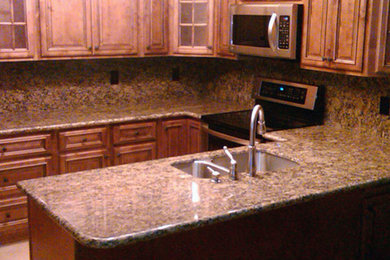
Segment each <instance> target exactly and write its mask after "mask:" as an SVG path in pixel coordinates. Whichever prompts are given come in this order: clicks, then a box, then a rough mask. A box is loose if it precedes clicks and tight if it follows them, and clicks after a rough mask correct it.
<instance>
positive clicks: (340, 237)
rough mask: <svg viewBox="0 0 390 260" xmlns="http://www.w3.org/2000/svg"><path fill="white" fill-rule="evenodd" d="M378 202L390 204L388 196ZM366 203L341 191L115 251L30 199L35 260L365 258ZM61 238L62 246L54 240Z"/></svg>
mask: <svg viewBox="0 0 390 260" xmlns="http://www.w3.org/2000/svg"><path fill="white" fill-rule="evenodd" d="M377 199H378V200H380V201H382V199H385V200H386V201H387V202H386V203H385V204H387V205H388V195H386V197H382V196H381V197H378V198H377ZM377 199H374V202H373V201H372V200H371V199H370V201H369V204H372V203H374V204H375V205H376V206H375V207H377V208H378V210H379V208H380V209H381V210H379V211H380V212H381V213H380V214H377V215H376V216H378V219H377V221H374V222H372V221H371V222H370V223H377V224H376V228H377V229H378V231H379V230H380V231H381V233H382V235H380V234H379V235H380V236H386V235H388V234H389V233H388V232H389V229H388V228H389V225H388V224H387V223H389V222H390V220H389V213H388V206H386V207H383V206H379V205H382V203H379V204H378V203H377V202H378V201H377ZM364 200H365V197H364V191H363V190H354V191H348V192H340V193H337V194H330V195H327V196H325V197H323V198H318V199H313V200H310V201H307V202H297V204H294V205H291V206H285V207H281V208H276V209H271V210H264V211H261V212H258V213H257V214H254V215H250V216H243V217H241V218H237V219H234V220H228V221H222V222H219V223H214V224H210V225H205V226H202V227H199V228H196V229H193V230H188V231H182V232H177V233H175V234H171V235H166V236H163V237H160V238H157V239H151V240H146V241H141V242H139V243H135V244H130V245H128V246H124V247H118V248H111V249H96V248H89V247H86V246H83V245H81V244H79V243H78V242H77V241H76V240H75V239H74V238H73V237H72V236H71V235H70V234H69V233H68V232H67V231H65V230H64V229H63V228H61V227H60V226H58V225H57V224H56V223H55V222H54V221H53V220H52V219H51V218H50V217H48V216H47V214H46V213H45V212H44V211H43V210H42V209H41V208H40V207H39V206H37V205H36V203H35V202H34V201H33V200H29V207H30V208H29V217H30V220H31V222H30V225H31V229H32V234H31V239H32V240H31V241H30V243H31V244H30V245H31V247H32V251H31V252H32V259H42V258H41V257H42V256H46V257H49V259H50V256H55V255H56V254H57V255H60V254H61V255H62V256H64V259H130V258H131V259H138V258H139V259H144V258H145V259H206V258H207V259H208V258H211V259H361V258H364V257H363V255H362V254H363V251H362V248H361V233H362V232H361V230H362V222H361V217H362V201H364ZM363 216H364V215H363ZM383 221H385V222H383ZM379 223H381V224H379ZM374 226H375V225H374ZM37 227H39V230H38V229H37ZM377 238H378V239H380V237H377ZM58 240H59V241H62V243H55V242H52V241H58ZM381 241H382V242H381V243H383V241H384V240H381ZM377 245H378V246H380V247H377V248H371V249H374V250H375V252H371V253H373V254H372V255H373V256H375V258H367V259H388V258H386V256H387V255H388V252H389V250H390V249H389V248H390V247H389V246H390V245H389V244H388V240H387V242H386V244H378V243H377ZM367 246H369V245H368V244H367ZM378 249H380V250H378ZM66 257H68V258H66Z"/></svg>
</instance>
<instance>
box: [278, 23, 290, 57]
mask: <svg viewBox="0 0 390 260" xmlns="http://www.w3.org/2000/svg"><path fill="white" fill-rule="evenodd" d="M289 37H290V16H288V15H281V16H280V21H279V43H278V45H279V49H284V50H288V49H289V47H290V39H289Z"/></svg>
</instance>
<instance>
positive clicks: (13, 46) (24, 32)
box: [0, 0, 35, 59]
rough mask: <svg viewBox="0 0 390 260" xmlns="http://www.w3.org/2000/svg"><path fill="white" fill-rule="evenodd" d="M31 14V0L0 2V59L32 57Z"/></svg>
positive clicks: (32, 23) (32, 24)
mask: <svg viewBox="0 0 390 260" xmlns="http://www.w3.org/2000/svg"><path fill="white" fill-rule="evenodd" d="M33 12H34V10H33V1H32V0H7V1H5V0H4V1H0V59H14V58H32V57H33V55H34V51H35V45H34V40H35V39H34V37H33V28H34V13H33Z"/></svg>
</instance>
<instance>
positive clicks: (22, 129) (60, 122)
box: [0, 97, 251, 135]
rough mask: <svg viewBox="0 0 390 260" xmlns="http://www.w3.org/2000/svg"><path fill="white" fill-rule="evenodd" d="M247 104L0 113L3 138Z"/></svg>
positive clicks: (188, 102)
mask: <svg viewBox="0 0 390 260" xmlns="http://www.w3.org/2000/svg"><path fill="white" fill-rule="evenodd" d="M250 108H251V107H250V106H249V104H248V105H240V104H237V103H233V102H226V101H225V102H219V101H215V100H209V99H197V98H188V97H184V98H172V99H170V100H160V101H159V102H158V105H156V102H154V101H153V102H152V103H148V102H143V103H138V104H128V105H121V106H118V105H107V104H104V105H101V106H94V107H81V108H79V109H72V110H52V111H39V110H38V111H35V110H32V111H19V112H7V113H0V135H5V134H18V133H23V134H24V133H30V132H36V131H46V130H54V129H66V128H73V127H84V126H95V125H101V124H111V123H120V122H127V121H137V120H146V119H156V118H162V117H171V116H191V117H195V118H199V117H200V116H201V115H205V114H210V113H217V112H229V111H238V110H245V109H250Z"/></svg>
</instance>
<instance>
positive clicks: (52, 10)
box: [39, 0, 139, 57]
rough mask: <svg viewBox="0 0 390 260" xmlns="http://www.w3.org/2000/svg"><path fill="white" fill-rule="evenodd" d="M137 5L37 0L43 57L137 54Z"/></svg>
mask: <svg viewBox="0 0 390 260" xmlns="http://www.w3.org/2000/svg"><path fill="white" fill-rule="evenodd" d="M138 2H139V1H138V0H136V1H129V0H117V1H102V0H81V1H79V0H69V1H65V0H55V1H54V0H39V3H40V23H41V53H42V56H43V57H52V56H90V55H130V54H136V53H137V51H138V25H137V19H138V18H137V17H138Z"/></svg>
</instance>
